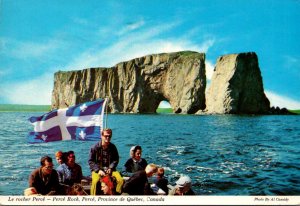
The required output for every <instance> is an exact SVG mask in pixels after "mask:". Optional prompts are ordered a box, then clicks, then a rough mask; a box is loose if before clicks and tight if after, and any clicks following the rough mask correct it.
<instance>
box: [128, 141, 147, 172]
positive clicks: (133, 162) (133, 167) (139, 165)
mask: <svg viewBox="0 0 300 206" xmlns="http://www.w3.org/2000/svg"><path fill="white" fill-rule="evenodd" d="M147 164H148V163H147V161H146V160H145V159H144V158H142V147H141V146H140V145H136V146H133V147H131V149H130V158H129V159H128V160H127V161H126V163H125V165H124V167H125V172H126V173H127V175H128V176H131V175H132V174H130V173H134V172H137V171H139V170H144V169H145V168H146V166H147Z"/></svg>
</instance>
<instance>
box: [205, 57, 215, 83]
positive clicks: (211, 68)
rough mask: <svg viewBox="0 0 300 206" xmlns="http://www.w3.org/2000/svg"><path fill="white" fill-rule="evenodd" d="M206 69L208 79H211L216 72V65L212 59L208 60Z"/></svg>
mask: <svg viewBox="0 0 300 206" xmlns="http://www.w3.org/2000/svg"><path fill="white" fill-rule="evenodd" d="M205 66H206V67H205V70H206V79H208V80H211V78H212V75H213V73H214V68H215V66H214V65H213V63H211V62H210V61H208V60H206V62H205Z"/></svg>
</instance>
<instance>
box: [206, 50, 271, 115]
mask: <svg viewBox="0 0 300 206" xmlns="http://www.w3.org/2000/svg"><path fill="white" fill-rule="evenodd" d="M206 105H207V107H206V112H207V113H216V114H266V113H267V112H268V111H269V110H270V102H269V100H268V99H267V97H266V95H265V93H264V88H263V82H262V77H261V72H260V69H259V66H258V59H257V56H256V54H255V53H251V52H250V53H240V54H230V55H225V56H222V57H220V58H219V59H218V60H217V64H216V67H215V71H214V74H213V77H212V80H211V85H210V87H209V89H208V91H207V94H206Z"/></svg>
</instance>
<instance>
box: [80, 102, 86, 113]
mask: <svg viewBox="0 0 300 206" xmlns="http://www.w3.org/2000/svg"><path fill="white" fill-rule="evenodd" d="M79 108H80V111H82V112H84V111H85V110H86V108H88V107H87V106H86V105H85V104H83V105H81V106H80V107H79Z"/></svg>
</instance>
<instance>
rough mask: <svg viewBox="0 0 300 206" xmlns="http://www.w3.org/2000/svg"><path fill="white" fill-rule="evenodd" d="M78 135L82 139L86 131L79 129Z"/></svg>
mask: <svg viewBox="0 0 300 206" xmlns="http://www.w3.org/2000/svg"><path fill="white" fill-rule="evenodd" d="M79 136H80V139H83V140H84V139H85V137H86V133H85V132H84V131H83V130H81V131H80V133H79Z"/></svg>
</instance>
